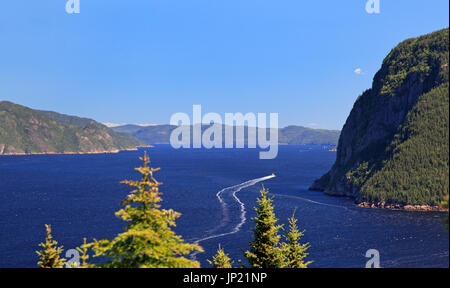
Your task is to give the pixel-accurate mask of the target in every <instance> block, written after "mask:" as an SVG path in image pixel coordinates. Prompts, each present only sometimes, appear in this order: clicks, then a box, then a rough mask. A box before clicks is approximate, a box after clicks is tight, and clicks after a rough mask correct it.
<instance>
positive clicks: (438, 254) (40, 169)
mask: <svg viewBox="0 0 450 288" xmlns="http://www.w3.org/2000/svg"><path fill="white" fill-rule="evenodd" d="M150 151H151V152H150V156H151V160H152V166H154V167H161V168H162V170H161V171H160V172H158V174H157V178H158V179H159V180H160V181H162V182H164V185H163V186H162V187H161V190H162V192H163V193H164V196H163V198H164V208H173V209H175V210H176V211H179V212H181V213H182V214H183V216H182V217H181V218H180V219H179V220H178V222H177V227H176V228H175V229H176V231H177V233H179V234H181V235H182V236H183V238H184V239H186V240H189V241H195V240H197V239H200V238H203V237H205V236H209V235H212V234H220V233H226V232H230V231H232V230H233V228H235V227H236V225H237V224H239V222H240V220H241V219H240V210H239V209H240V206H239V205H238V203H237V202H233V200H232V199H231V197H228V198H226V197H224V200H225V201H228V202H229V203H228V204H229V206H228V208H229V211H228V212H229V214H230V215H229V217H228V221H226V222H224V221H223V216H222V206H221V204H220V202H219V201H218V199H217V197H216V193H217V192H218V191H220V190H221V189H223V188H225V187H229V186H233V185H237V184H240V183H243V182H245V181H248V180H251V179H256V178H260V177H264V176H268V175H271V174H272V173H275V174H276V175H277V177H276V178H272V179H269V180H266V181H264V182H261V183H258V184H256V185H254V186H251V187H248V188H245V189H243V190H241V191H239V192H238V193H237V194H236V195H237V196H238V198H239V199H240V201H241V202H242V203H243V204H244V205H245V209H246V215H245V216H246V218H247V220H246V222H245V223H244V224H243V225H242V227H240V229H239V231H238V232H237V233H234V234H230V235H226V236H223V237H216V238H212V239H210V240H206V241H203V242H201V243H200V244H201V245H202V246H203V248H204V249H205V251H206V253H202V254H199V255H197V259H198V260H199V261H201V264H202V267H208V264H207V263H206V259H211V257H212V255H213V254H215V251H216V249H217V246H218V244H219V243H221V245H222V247H224V248H225V250H226V252H227V253H229V254H230V255H231V257H232V258H233V259H234V260H235V261H236V260H237V259H242V255H241V251H240V249H241V248H242V249H247V247H248V243H249V241H250V240H251V238H252V232H251V231H250V228H251V227H252V222H251V220H249V219H250V218H251V217H253V216H254V212H253V209H252V207H253V206H254V205H255V203H256V198H257V196H258V192H259V189H260V187H261V186H260V185H261V184H264V185H265V187H267V188H269V189H270V191H271V192H272V193H273V194H275V200H274V201H275V202H274V203H275V206H276V214H277V217H278V218H279V219H280V222H281V223H286V220H287V218H288V217H290V216H291V214H292V212H293V210H294V208H297V212H296V216H297V218H299V225H300V226H301V228H303V229H306V230H307V231H306V234H305V237H304V240H305V241H308V242H310V244H311V249H310V255H309V259H310V260H314V263H313V264H312V265H311V267H364V266H365V263H366V261H367V260H368V259H367V258H365V253H366V251H367V250H368V249H377V250H379V252H380V256H381V266H382V267H448V266H449V254H448V247H449V242H448V241H449V237H448V235H449V234H448V231H446V230H444V228H443V225H442V218H443V217H444V214H442V213H436V212H408V211H388V210H375V209H365V208H358V207H356V206H355V205H354V204H353V202H352V200H349V199H345V198H336V197H330V196H326V195H323V194H322V193H320V192H311V191H308V190H307V187H308V186H309V185H310V184H311V183H312V181H313V180H314V179H315V178H317V177H319V176H320V175H322V174H323V173H324V172H326V171H327V170H328V169H329V168H330V167H331V165H332V164H333V162H334V158H335V153H333V152H329V151H327V150H326V149H322V148H320V147H300V146H280V151H279V155H278V157H277V158H276V159H274V160H259V159H258V151H257V150H248V149H243V150H242V149H238V150H229V149H228V150H227V149H223V150H194V149H190V150H173V149H172V148H170V146H165V145H161V146H157V147H155V148H152V149H150ZM142 154H143V151H142V150H141V151H137V152H121V153H119V154H102V155H45V156H12V157H0V233H1V238H0V267H35V266H36V262H37V261H38V259H37V257H36V253H35V251H36V250H38V246H37V245H38V243H40V242H41V241H43V239H44V236H45V235H44V224H46V223H47V224H51V225H52V228H53V235H54V237H55V239H56V240H58V241H59V243H60V244H62V245H64V247H65V249H71V248H74V247H77V246H79V245H80V244H81V243H82V239H83V237H87V238H88V239H93V238H97V239H101V238H112V237H113V236H114V235H116V234H117V233H119V232H121V231H123V226H124V223H123V222H122V221H121V220H119V219H117V218H116V217H115V216H114V212H115V211H117V210H118V209H119V208H120V205H119V202H120V201H121V200H122V199H123V198H124V197H125V196H126V195H127V192H128V188H127V187H126V186H124V185H121V184H119V182H120V181H121V180H124V179H137V177H138V174H137V173H136V172H134V171H133V168H134V167H137V166H139V164H140V162H139V160H138V157H139V156H140V155H142ZM230 199H231V200H230ZM211 233H212V234H211Z"/></svg>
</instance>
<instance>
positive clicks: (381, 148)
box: [311, 29, 448, 204]
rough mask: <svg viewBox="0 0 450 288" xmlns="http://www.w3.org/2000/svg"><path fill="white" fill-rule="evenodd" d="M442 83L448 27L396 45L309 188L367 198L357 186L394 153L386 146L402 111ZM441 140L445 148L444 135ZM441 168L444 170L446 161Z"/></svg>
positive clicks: (402, 116)
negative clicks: (327, 163) (333, 159)
mask: <svg viewBox="0 0 450 288" xmlns="http://www.w3.org/2000/svg"><path fill="white" fill-rule="evenodd" d="M445 82H448V29H444V30H441V31H437V32H434V33H432V34H429V35H425V36H422V37H419V38H415V39H409V40H406V41H404V42H402V43H401V44H399V45H398V46H397V47H396V48H395V49H393V50H392V51H391V52H390V54H389V55H388V56H387V57H386V59H385V60H384V61H383V65H382V67H381V69H380V70H379V71H378V73H377V74H376V75H375V77H374V80H373V86H372V88H371V89H369V90H367V91H365V92H364V93H363V94H362V95H361V96H360V97H359V98H358V99H357V100H356V102H355V104H354V107H353V109H352V111H351V113H350V115H349V117H348V118H347V121H346V123H345V125H344V127H343V130H342V132H341V136H340V139H339V144H338V148H337V158H336V163H335V164H334V166H333V167H332V169H331V170H330V171H329V172H328V173H327V174H326V175H324V176H323V177H322V178H321V179H319V180H317V181H316V182H315V183H314V184H313V185H312V187H311V189H312V190H320V191H324V192H325V193H328V194H331V195H343V196H351V197H354V198H356V199H357V201H359V202H362V201H365V200H367V199H364V198H363V197H362V195H361V187H363V186H364V184H366V183H367V180H368V179H370V177H371V176H372V175H374V173H376V172H377V171H380V170H381V169H382V168H383V165H385V162H383V161H389V160H390V159H392V158H393V157H394V152H393V151H394V150H395V149H393V148H392V147H390V146H392V143H393V141H394V140H395V139H396V138H395V137H396V135H397V134H398V133H400V132H399V131H401V129H403V127H402V125H404V124H405V121H406V119H407V116H408V113H410V111H411V110H412V109H413V107H415V105H416V104H417V103H418V99H419V97H421V95H424V94H426V93H428V92H430V91H431V90H432V89H433V88H436V87H439V86H440V85H441V84H443V83H445ZM447 102H448V98H447ZM430 129H433V128H430ZM447 129H448V122H447ZM447 135H448V134H447ZM447 137H448V136H447ZM406 140H407V139H404V140H403V141H406ZM446 141H447V146H448V138H447V140H446ZM446 166H447V168H446V169H447V170H448V161H447V164H446ZM447 176H448V175H447ZM447 189H448V188H447ZM389 192H391V191H389ZM442 192H443V191H441V192H440V193H442ZM392 193H395V191H392ZM405 204H406V203H405Z"/></svg>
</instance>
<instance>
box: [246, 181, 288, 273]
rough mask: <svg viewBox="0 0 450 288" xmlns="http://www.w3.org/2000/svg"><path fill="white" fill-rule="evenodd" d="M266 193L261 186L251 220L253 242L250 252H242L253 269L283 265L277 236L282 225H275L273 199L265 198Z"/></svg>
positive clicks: (278, 236) (276, 220)
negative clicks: (254, 214) (253, 224)
mask: <svg viewBox="0 0 450 288" xmlns="http://www.w3.org/2000/svg"><path fill="white" fill-rule="evenodd" d="M268 193H269V191H268V190H266V189H265V188H264V186H263V187H262V189H261V196H260V198H258V206H257V207H255V211H256V217H254V218H252V220H253V222H254V223H255V228H254V229H252V231H253V240H252V242H250V251H245V252H244V256H245V257H246V258H247V261H248V262H249V263H250V265H251V266H252V267H253V268H280V267H282V263H283V253H282V250H281V248H280V245H279V242H280V235H278V231H279V230H280V229H281V228H282V225H276V224H277V222H278V219H276V218H275V212H274V208H273V205H272V202H273V199H272V198H268V197H267V194H268Z"/></svg>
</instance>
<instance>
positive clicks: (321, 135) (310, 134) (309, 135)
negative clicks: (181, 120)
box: [112, 125, 340, 145]
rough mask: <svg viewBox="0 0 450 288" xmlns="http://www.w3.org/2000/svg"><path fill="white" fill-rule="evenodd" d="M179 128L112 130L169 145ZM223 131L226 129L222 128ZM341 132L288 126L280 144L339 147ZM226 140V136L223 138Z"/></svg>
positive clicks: (151, 142) (126, 128)
mask: <svg viewBox="0 0 450 288" xmlns="http://www.w3.org/2000/svg"><path fill="white" fill-rule="evenodd" d="M208 127H209V126H208V125H202V131H204V130H206V129H207V128H208ZM175 128H177V126H172V125H158V126H148V127H140V126H137V125H123V126H118V127H114V128H112V129H113V130H114V131H121V132H127V133H130V134H131V135H133V136H134V137H136V138H137V139H140V140H142V141H145V142H146V143H148V144H169V143H170V134H171V133H172V131H173V130H174V129H175ZM222 128H223V129H222V131H225V128H224V127H222ZM245 131H246V132H245V136H244V138H245V139H244V141H245V142H246V141H247V136H248V135H247V129H245ZM339 134H340V131H337V130H324V129H311V128H306V127H302V126H288V127H285V128H282V129H279V131H278V138H279V143H280V144H287V145H313V144H321V145H337V142H338V139H339ZM222 138H223V139H224V136H223V137H222Z"/></svg>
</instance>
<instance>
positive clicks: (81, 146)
mask: <svg viewBox="0 0 450 288" xmlns="http://www.w3.org/2000/svg"><path fill="white" fill-rule="evenodd" d="M140 145H145V143H143V142H141V141H139V140H137V139H135V138H134V137H132V136H130V135H129V134H126V133H118V132H115V131H113V130H111V129H109V128H107V127H106V126H104V125H102V124H100V123H98V122H96V121H94V120H92V119H87V118H81V117H76V116H69V115H64V114H59V113H56V112H52V111H39V110H33V109H30V108H27V107H25V106H21V105H17V104H14V103H11V102H7V101H2V102H0V155H16V154H53V153H62V154H63V153H107V152H117V151H120V150H129V149H136V147H137V146H140Z"/></svg>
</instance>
